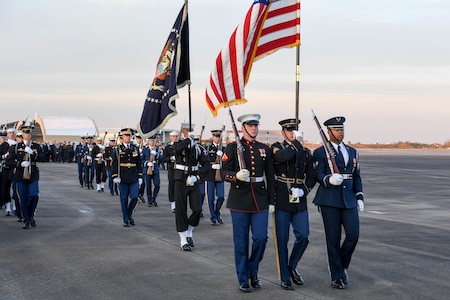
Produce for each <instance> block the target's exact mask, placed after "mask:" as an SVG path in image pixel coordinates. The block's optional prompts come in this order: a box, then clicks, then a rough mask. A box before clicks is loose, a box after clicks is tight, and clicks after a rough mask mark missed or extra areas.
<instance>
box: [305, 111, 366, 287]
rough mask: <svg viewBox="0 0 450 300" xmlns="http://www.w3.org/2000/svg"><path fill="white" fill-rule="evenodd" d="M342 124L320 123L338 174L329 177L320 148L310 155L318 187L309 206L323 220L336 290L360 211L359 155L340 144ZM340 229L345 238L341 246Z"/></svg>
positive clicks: (354, 238)
mask: <svg viewBox="0 0 450 300" xmlns="http://www.w3.org/2000/svg"><path fill="white" fill-rule="evenodd" d="M344 122H345V118H344V117H334V118H331V119H328V120H327V121H325V122H324V125H325V126H327V128H328V135H329V137H330V142H331V144H332V146H333V150H334V151H335V160H336V165H337V167H338V169H339V173H334V174H332V171H331V170H330V168H329V164H328V159H327V154H326V150H325V148H324V146H322V147H320V148H318V149H316V150H315V151H314V154H313V156H314V168H315V173H316V179H317V182H318V183H319V184H320V185H319V188H318V189H317V193H316V196H315V198H314V201H313V202H314V204H315V205H317V206H319V209H320V212H321V215H322V219H323V225H324V229H325V238H326V243H327V253H328V264H329V268H330V272H331V286H332V287H333V288H338V289H343V288H345V285H346V284H347V283H348V275H347V269H348V267H349V265H350V260H351V258H352V254H353V251H354V250H355V247H356V244H357V242H358V238H359V215H358V210H359V211H363V210H364V194H363V186H362V180H361V175H360V170H359V155H358V152H357V151H356V149H355V148H353V147H350V146H348V145H345V144H344V143H343V142H342V140H343V139H344ZM342 228H343V229H344V232H345V238H344V241H343V243H342V244H341V232H342Z"/></svg>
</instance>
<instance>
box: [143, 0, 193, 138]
mask: <svg viewBox="0 0 450 300" xmlns="http://www.w3.org/2000/svg"><path fill="white" fill-rule="evenodd" d="M189 82H190V66H189V23H188V13H187V5H186V4H185V5H183V7H182V8H181V11H180V13H179V14H178V17H177V19H176V21H175V24H174V25H173V28H172V30H171V31H170V34H169V37H168V39H167V42H166V44H165V46H164V48H163V50H162V52H161V55H160V57H159V60H158V64H157V66H156V74H155V77H154V79H153V82H152V85H151V87H150V89H149V91H148V93H147V98H146V99H145V103H144V109H143V111H142V116H141V120H140V122H139V124H138V126H137V129H138V132H139V133H140V134H141V136H142V137H143V138H148V137H151V136H153V135H154V134H156V133H157V132H158V131H159V130H160V129H161V128H163V127H164V126H165V125H166V123H167V122H168V121H169V119H170V118H172V117H173V116H175V115H176V114H177V109H176V106H175V100H176V99H177V98H178V90H177V89H178V88H182V87H183V86H185V85H186V84H188V83H189Z"/></svg>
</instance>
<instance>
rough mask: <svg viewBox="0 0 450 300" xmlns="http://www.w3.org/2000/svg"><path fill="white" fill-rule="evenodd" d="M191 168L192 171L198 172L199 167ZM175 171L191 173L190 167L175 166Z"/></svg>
mask: <svg viewBox="0 0 450 300" xmlns="http://www.w3.org/2000/svg"><path fill="white" fill-rule="evenodd" d="M190 168H191V171H198V166H192V167H190ZM175 169H177V170H181V171H189V167H188V166H185V165H178V164H175Z"/></svg>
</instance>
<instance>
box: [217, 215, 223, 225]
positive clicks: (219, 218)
mask: <svg viewBox="0 0 450 300" xmlns="http://www.w3.org/2000/svg"><path fill="white" fill-rule="evenodd" d="M217 222H219V224H223V220H222V217H221V216H218V217H217Z"/></svg>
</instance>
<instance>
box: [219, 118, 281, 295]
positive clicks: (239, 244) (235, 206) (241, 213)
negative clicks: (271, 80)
mask: <svg viewBox="0 0 450 300" xmlns="http://www.w3.org/2000/svg"><path fill="white" fill-rule="evenodd" d="M259 119H260V115H258V114H247V115H243V116H240V117H239V118H238V121H240V122H241V123H242V126H241V129H242V132H243V137H242V139H241V140H240V143H241V144H242V147H243V153H242V154H243V155H242V156H243V157H242V158H243V159H244V161H245V166H247V168H248V169H240V164H239V158H238V157H239V154H238V150H239V149H238V147H237V143H236V142H233V143H230V144H228V145H227V147H226V148H225V154H224V155H223V157H222V162H223V166H222V167H223V169H222V177H223V178H225V180H226V181H228V182H230V183H231V187H230V192H229V196H228V200H227V208H229V209H230V212H231V220H232V223H233V241H234V259H235V264H236V273H237V277H238V281H239V289H240V290H241V291H242V292H250V291H251V289H250V285H251V286H252V287H253V288H260V287H261V283H260V281H259V279H258V270H259V263H260V262H261V260H262V258H263V255H264V251H265V249H266V243H267V227H268V217H269V214H268V209H269V204H274V184H275V179H274V171H273V162H272V152H271V151H270V148H269V147H268V146H267V145H265V144H263V143H260V142H258V141H256V140H255V139H256V136H257V135H258V125H259ZM236 131H237V130H236ZM250 231H251V233H252V237H251V239H252V245H251V252H250V256H249V246H250V245H249V244H250V242H249V232H250ZM249 280H250V285H249Z"/></svg>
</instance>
